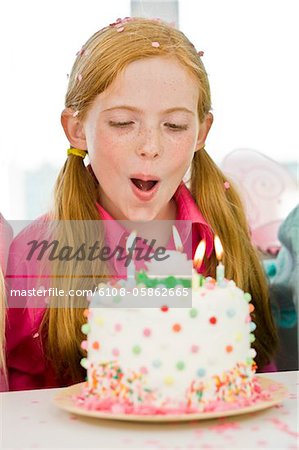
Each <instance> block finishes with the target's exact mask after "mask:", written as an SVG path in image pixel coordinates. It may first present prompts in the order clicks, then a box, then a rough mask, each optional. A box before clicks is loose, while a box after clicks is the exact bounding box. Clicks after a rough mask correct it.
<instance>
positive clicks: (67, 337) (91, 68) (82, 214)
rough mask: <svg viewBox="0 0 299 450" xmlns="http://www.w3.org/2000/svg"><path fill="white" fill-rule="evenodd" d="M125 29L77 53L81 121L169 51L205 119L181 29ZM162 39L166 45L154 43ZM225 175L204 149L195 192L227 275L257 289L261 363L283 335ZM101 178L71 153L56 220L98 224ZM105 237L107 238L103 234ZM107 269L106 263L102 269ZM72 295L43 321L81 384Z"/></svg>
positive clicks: (71, 91) (211, 265)
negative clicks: (190, 82) (130, 70)
mask: <svg viewBox="0 0 299 450" xmlns="http://www.w3.org/2000/svg"><path fill="white" fill-rule="evenodd" d="M123 27H124V30H123V31H121V32H118V31H117V28H116V26H115V24H114V25H110V26H108V27H106V28H104V29H102V30H100V31H98V32H97V33H95V34H94V35H93V36H92V37H91V38H90V39H89V40H88V41H87V42H86V44H85V45H84V46H83V47H82V49H81V51H80V52H78V56H77V58H76V60H75V63H74V66H73V68H72V71H71V74H70V78H69V85H68V90H67V93H66V98H65V106H66V107H67V108H71V109H72V110H73V111H74V112H75V113H76V116H77V117H78V119H80V120H84V118H85V117H86V114H87V112H88V110H89V108H90V106H91V105H92V104H93V101H94V100H95V98H96V97H97V95H98V94H100V93H102V92H103V91H105V89H107V88H108V87H109V86H110V85H111V83H112V82H113V81H114V80H115V78H116V77H117V76H118V75H119V74H120V73H121V72H122V71H123V70H124V69H125V68H126V67H127V66H128V64H130V63H131V62H133V61H136V60H139V59H144V58H151V57H155V56H163V57H167V58H176V59H177V61H179V62H180V63H181V64H182V66H183V67H184V68H185V69H186V70H187V71H188V72H189V73H190V74H192V75H193V76H194V77H195V79H196V80H197V82H198V88H199V93H200V95H199V102H198V117H199V121H200V122H203V120H204V118H205V117H206V115H207V113H208V112H209V111H210V110H211V96H210V87H209V82H208V78H207V74H206V70H205V68H204V65H203V63H202V60H201V58H200V56H199V54H198V53H197V51H196V49H195V48H194V46H193V44H192V43H191V42H190V41H189V40H188V39H187V37H186V36H185V35H184V34H183V33H182V32H181V31H179V30H177V29H175V28H173V27H172V26H170V25H168V24H166V23H164V22H162V21H160V20H150V19H144V18H134V19H132V20H125V23H124V24H123ZM152 42H158V43H159V46H158V47H157V46H152V45H151V44H152ZM225 179H226V178H225V177H224V175H223V174H222V173H221V171H220V170H219V169H218V168H217V166H216V165H215V164H214V162H213V161H212V160H211V158H210V157H209V156H208V154H207V153H206V152H205V150H200V151H197V152H196V153H195V155H194V158H193V161H192V167H191V193H192V195H193V197H194V200H195V202H196V203H197V205H198V207H199V208H200V210H201V212H202V214H203V216H204V217H205V219H206V220H207V222H208V223H209V224H210V226H211V229H212V230H213V232H214V233H217V234H218V235H219V236H220V239H221V241H222V243H223V247H224V255H225V259H224V262H225V266H226V271H227V272H226V273H227V277H229V278H232V279H234V280H235V281H236V282H237V284H238V286H239V287H241V288H242V289H244V290H245V291H248V292H250V293H251V294H252V297H253V302H254V305H255V317H254V318H255V322H256V323H257V330H256V341H255V344H254V345H255V347H256V349H257V352H258V356H257V364H258V365H259V366H260V368H261V367H262V366H263V365H264V364H266V363H267V362H268V361H269V360H270V359H271V357H272V355H273V353H274V351H275V348H276V345H277V335H276V330H275V327H274V324H273V321H272V316H271V311H270V306H269V300H268V290H267V283H266V279H265V276H264V274H263V269H262V267H261V264H260V262H259V259H258V257H257V255H256V252H255V250H254V248H253V247H252V245H251V242H250V235H249V231H248V225H247V222H246V218H245V214H244V211H243V207H242V205H241V202H240V199H239V197H238V194H237V193H236V191H235V189H234V188H233V186H232V185H231V188H230V189H229V190H227V191H225V190H224V187H223V183H224V181H225ZM98 192H99V191H98V182H97V180H96V179H95V177H94V175H93V173H92V171H90V170H88V169H87V168H86V167H85V165H84V163H83V161H82V159H81V158H80V157H78V156H74V155H70V156H68V158H67V161H66V163H65V165H64V167H63V169H62V171H61V173H60V175H59V177H58V180H57V183H56V188H55V208H54V211H53V218H54V219H55V220H60V221H61V220H84V221H88V220H92V221H99V219H100V215H99V212H98V210H97V208H96V202H97V201H98V200H99V198H98ZM102 239H104V237H103V236H102ZM206 267H207V270H208V272H209V274H210V275H214V274H215V267H216V261H215V258H214V257H211V258H210V260H209V261H207V262H206ZM98 269H99V272H98V273H100V274H103V273H105V268H102V267H99V268H98ZM72 304H73V300H72V299H71V298H67V299H66V303H65V307H64V308H53V307H52V308H49V309H48V310H47V313H46V314H45V316H44V320H43V324H42V326H43V327H44V329H46V331H47V339H46V346H47V352H48V355H49V358H50V359H51V360H52V362H53V364H54V367H55V368H56V370H57V374H58V376H62V375H63V374H65V371H66V368H67V369H68V373H69V374H70V376H71V381H73V382H75V381H80V380H81V379H82V376H83V375H82V371H81V369H80V366H79V361H80V358H81V357H82V355H83V350H82V349H81V347H80V342H81V340H82V339H83V335H82V334H81V332H80V328H81V325H82V324H83V323H84V321H85V319H84V317H83V313H82V308H75V309H74V308H72V307H71V305H72Z"/></svg>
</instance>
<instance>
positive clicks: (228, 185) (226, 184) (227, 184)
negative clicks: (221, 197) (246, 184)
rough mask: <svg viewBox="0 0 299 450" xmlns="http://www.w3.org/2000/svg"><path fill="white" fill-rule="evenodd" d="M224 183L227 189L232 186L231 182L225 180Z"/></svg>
mask: <svg viewBox="0 0 299 450" xmlns="http://www.w3.org/2000/svg"><path fill="white" fill-rule="evenodd" d="M223 185H224V187H225V189H229V188H230V184H229V182H228V181H225V182H224V183H223Z"/></svg>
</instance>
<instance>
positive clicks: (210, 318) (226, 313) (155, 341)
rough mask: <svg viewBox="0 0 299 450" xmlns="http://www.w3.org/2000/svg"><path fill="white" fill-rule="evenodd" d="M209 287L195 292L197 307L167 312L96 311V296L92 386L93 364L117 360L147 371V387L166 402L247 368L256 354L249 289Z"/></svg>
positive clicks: (125, 367) (92, 320) (124, 367)
mask: <svg viewBox="0 0 299 450" xmlns="http://www.w3.org/2000/svg"><path fill="white" fill-rule="evenodd" d="M208 285H209V286H210V287H211V284H206V286H208ZM206 286H205V287H200V288H198V289H197V290H196V291H193V293H192V308H169V310H168V311H166V312H163V311H161V309H160V308H120V307H117V308H107V307H94V306H95V305H98V301H99V297H97V296H95V298H94V299H93V300H92V301H91V305H90V314H89V318H88V322H89V325H90V331H89V333H88V358H87V370H88V380H89V382H90V383H91V365H93V367H97V366H98V365H99V364H102V363H105V362H108V361H117V362H118V364H119V366H120V367H121V368H122V370H123V372H124V373H126V372H130V371H132V370H133V371H135V372H138V373H140V372H142V373H145V377H144V380H145V384H146V386H147V387H148V388H150V389H154V390H157V391H158V392H159V397H160V399H161V400H163V399H166V398H168V397H171V398H175V399H176V400H177V401H180V400H184V399H185V395H186V390H187V388H188V387H189V386H190V384H191V382H192V381H193V380H200V381H204V382H207V381H208V380H209V379H211V377H212V376H214V375H222V374H223V372H225V371H229V370H231V369H233V368H234V367H235V366H236V364H237V363H240V362H241V363H244V364H246V360H247V359H248V358H250V357H251V356H252V351H251V352H250V321H249V305H248V301H247V300H245V298H244V293H243V291H242V290H241V289H239V288H238V287H236V286H235V284H234V283H233V282H229V283H228V284H227V285H226V286H225V287H218V286H214V288H212V289H209V288H207V287H206ZM163 303H164V304H167V299H164V302H163ZM118 306H120V305H118ZM192 316H193V317H192ZM214 322H216V323H214ZM94 342H96V343H98V344H99V348H98V349H94V348H93V345H94ZM138 350H140V351H138ZM90 387H91V384H90Z"/></svg>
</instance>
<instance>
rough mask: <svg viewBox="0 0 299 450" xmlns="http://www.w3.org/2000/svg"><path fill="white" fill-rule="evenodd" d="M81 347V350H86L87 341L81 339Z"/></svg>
mask: <svg viewBox="0 0 299 450" xmlns="http://www.w3.org/2000/svg"><path fill="white" fill-rule="evenodd" d="M81 348H82V349H83V350H87V349H88V342H87V341H82V342H81Z"/></svg>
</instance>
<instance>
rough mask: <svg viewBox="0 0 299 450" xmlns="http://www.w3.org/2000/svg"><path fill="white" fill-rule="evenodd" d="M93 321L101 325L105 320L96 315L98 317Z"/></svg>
mask: <svg viewBox="0 0 299 450" xmlns="http://www.w3.org/2000/svg"><path fill="white" fill-rule="evenodd" d="M95 323H96V324H97V325H100V326H102V325H104V323H105V321H104V319H103V317H100V316H98V317H96V318H95Z"/></svg>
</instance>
